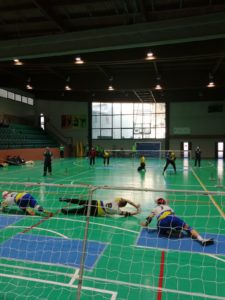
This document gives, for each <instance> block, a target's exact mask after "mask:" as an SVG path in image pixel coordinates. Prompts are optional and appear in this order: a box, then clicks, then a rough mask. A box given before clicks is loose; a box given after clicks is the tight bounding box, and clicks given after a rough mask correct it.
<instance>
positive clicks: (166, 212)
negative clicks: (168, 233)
mask: <svg viewBox="0 0 225 300" xmlns="http://www.w3.org/2000/svg"><path fill="white" fill-rule="evenodd" d="M171 214H172V212H171V211H165V212H164V213H162V214H161V216H160V217H159V218H158V221H160V220H163V219H165V218H166V217H167V216H169V215H171Z"/></svg>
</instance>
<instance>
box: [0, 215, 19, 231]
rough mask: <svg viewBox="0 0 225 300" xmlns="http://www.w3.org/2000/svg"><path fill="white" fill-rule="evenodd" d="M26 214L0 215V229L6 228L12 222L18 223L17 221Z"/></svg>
mask: <svg viewBox="0 0 225 300" xmlns="http://www.w3.org/2000/svg"><path fill="white" fill-rule="evenodd" d="M23 218H24V216H4V215H0V229H2V228H5V227H7V226H9V225H11V224H14V223H16V222H17V221H19V220H21V219H23Z"/></svg>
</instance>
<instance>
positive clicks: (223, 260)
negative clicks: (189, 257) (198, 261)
mask: <svg viewBox="0 0 225 300" xmlns="http://www.w3.org/2000/svg"><path fill="white" fill-rule="evenodd" d="M203 255H205V256H209V257H211V258H213V259H217V260H219V261H222V262H224V263H225V259H222V258H221V257H218V256H216V255H213V254H203Z"/></svg>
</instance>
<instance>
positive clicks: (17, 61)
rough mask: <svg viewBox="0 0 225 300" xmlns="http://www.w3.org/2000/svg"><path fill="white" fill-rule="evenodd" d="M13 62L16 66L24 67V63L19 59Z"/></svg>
mask: <svg viewBox="0 0 225 300" xmlns="http://www.w3.org/2000/svg"><path fill="white" fill-rule="evenodd" d="M13 61H14V65H16V66H21V65H23V63H22V61H20V60H19V59H18V58H15V59H14V60H13Z"/></svg>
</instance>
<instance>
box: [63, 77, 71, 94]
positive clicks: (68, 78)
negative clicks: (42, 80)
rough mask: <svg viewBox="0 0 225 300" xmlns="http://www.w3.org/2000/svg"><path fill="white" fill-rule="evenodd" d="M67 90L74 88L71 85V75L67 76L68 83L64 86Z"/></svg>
mask: <svg viewBox="0 0 225 300" xmlns="http://www.w3.org/2000/svg"><path fill="white" fill-rule="evenodd" d="M64 89H65V91H71V90H72V88H71V87H70V76H67V78H66V83H65V87H64Z"/></svg>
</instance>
